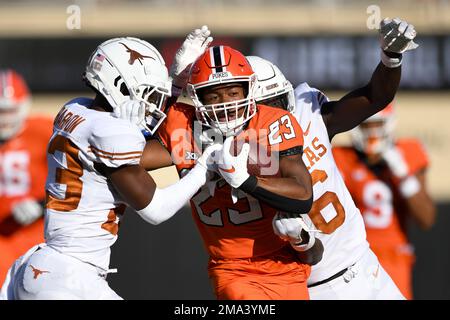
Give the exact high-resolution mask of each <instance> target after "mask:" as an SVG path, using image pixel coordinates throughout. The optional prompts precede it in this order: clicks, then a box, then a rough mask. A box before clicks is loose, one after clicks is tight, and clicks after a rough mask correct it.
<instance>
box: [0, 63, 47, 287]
mask: <svg viewBox="0 0 450 320" xmlns="http://www.w3.org/2000/svg"><path fill="white" fill-rule="evenodd" d="M30 104H31V94H30V92H29V89H28V87H27V84H26V82H25V80H24V79H23V78H22V76H21V75H20V74H18V73H17V72H16V71H14V70H0V177H1V179H0V252H1V253H0V255H1V259H0V283H2V282H3V280H4V279H5V276H6V273H7V271H8V268H9V267H10V265H11V264H12V263H13V262H14V260H16V259H17V258H18V257H19V256H21V255H22V254H24V253H25V251H27V250H28V248H29V247H31V246H33V245H35V244H37V243H40V242H42V241H43V239H44V236H43V231H44V223H43V219H42V216H43V213H44V207H43V205H44V200H45V190H44V185H45V179H46V176H47V154H46V146H47V142H48V139H49V138H50V136H51V130H52V122H53V119H52V118H51V117H47V116H43V115H42V116H38V115H33V116H29V115H28V112H29V107H30Z"/></svg>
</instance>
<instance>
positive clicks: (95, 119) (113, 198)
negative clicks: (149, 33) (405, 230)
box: [0, 27, 220, 299]
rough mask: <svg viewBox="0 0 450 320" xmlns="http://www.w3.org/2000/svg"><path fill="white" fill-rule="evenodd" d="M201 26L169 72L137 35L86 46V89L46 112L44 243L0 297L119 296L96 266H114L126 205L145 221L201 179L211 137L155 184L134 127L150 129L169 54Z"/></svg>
mask: <svg viewBox="0 0 450 320" xmlns="http://www.w3.org/2000/svg"><path fill="white" fill-rule="evenodd" d="M209 35H210V32H209V30H208V28H207V27H203V28H202V29H196V30H194V31H193V32H192V33H191V34H190V35H189V36H188V38H187V39H186V40H185V42H184V43H183V45H182V47H181V48H180V50H179V51H178V53H177V56H176V57H175V60H176V61H175V64H176V67H177V68H175V69H173V70H171V71H173V72H171V77H172V80H173V81H171V79H170V77H169V73H168V70H167V68H166V66H165V62H164V60H163V58H162V56H161V55H160V53H159V52H158V50H156V49H155V48H154V47H153V46H152V45H151V44H149V43H148V42H146V41H143V40H140V39H137V38H129V37H127V38H114V39H110V40H108V41H106V42H104V43H102V44H100V45H99V46H98V47H97V49H96V50H95V51H94V52H93V54H92V55H91V57H90V58H89V61H88V64H87V67H86V71H85V73H84V80H85V81H86V83H87V85H88V86H89V87H90V88H92V89H93V90H94V92H95V93H96V96H95V98H94V99H89V98H76V99H73V100H71V101H70V102H68V103H67V104H66V105H64V107H63V108H62V109H61V111H60V112H59V113H58V115H57V116H56V118H55V120H54V124H53V135H52V137H51V139H50V141H49V144H48V155H47V157H48V167H49V170H48V171H49V173H48V176H47V183H46V193H47V200H46V212H45V243H43V244H40V245H37V246H35V247H33V248H31V249H30V250H29V251H28V252H27V253H26V254H25V255H24V256H22V257H21V258H19V259H18V260H17V261H16V262H15V263H14V265H13V266H12V267H11V269H10V270H9V272H8V276H7V279H6V281H5V283H4V285H3V288H2V291H1V294H0V298H3V299H120V297H119V296H118V295H117V294H116V293H115V292H114V291H113V290H112V289H111V288H110V287H109V286H108V283H107V282H106V275H107V274H108V273H110V272H112V271H114V270H110V269H109V262H110V247H111V246H112V245H113V244H114V242H115V241H116V239H117V232H118V228H119V221H120V218H121V216H122V214H123V213H124V210H125V208H126V206H130V207H131V208H133V209H134V210H136V212H137V213H138V214H139V215H140V216H141V217H142V218H143V219H144V220H146V221H147V222H150V223H152V224H158V223H161V222H163V221H165V220H167V219H169V218H170V217H171V216H173V215H174V214H175V213H176V212H177V211H178V210H179V209H181V207H182V206H183V205H184V204H185V203H186V201H187V200H188V199H190V198H191V197H192V196H193V195H194V194H195V193H196V192H197V190H198V189H199V188H200V187H201V186H202V185H203V184H204V183H205V181H206V175H207V171H208V170H207V168H208V163H210V161H209V160H210V158H211V153H212V152H213V151H214V150H218V148H219V147H220V146H216V145H214V146H211V147H210V148H208V149H206V150H205V151H204V153H203V154H202V155H201V156H200V157H199V159H198V160H197V164H196V165H195V167H194V168H193V169H192V170H191V171H190V172H189V174H187V175H186V176H185V177H183V178H182V179H181V180H180V181H179V182H177V183H175V184H173V185H171V186H169V187H166V188H164V189H160V188H158V187H156V184H155V182H154V181H153V179H152V178H151V176H150V175H149V174H148V173H147V171H146V170H145V169H144V168H143V167H142V166H141V165H140V160H141V155H142V153H143V149H144V146H145V139H144V136H143V135H142V133H141V129H145V131H146V132H148V133H150V134H152V133H153V132H155V130H156V129H157V127H158V126H159V125H160V124H161V122H162V121H163V120H164V118H165V114H164V112H163V111H164V107H165V104H166V100H167V99H168V98H169V97H170V95H171V88H172V84H173V85H177V84H179V82H180V81H181V82H182V81H184V80H183V77H184V75H183V69H184V68H185V67H187V65H184V67H183V66H180V65H179V64H178V63H177V59H179V58H180V57H181V58H183V55H184V54H185V53H186V51H189V54H190V55H192V52H193V51H194V52H197V53H198V54H199V55H200V54H201V53H202V52H203V51H204V49H205V48H206V47H207V46H208V45H209V43H210V42H211V41H212V38H211V37H209ZM195 58H196V57H194V59H195ZM182 60H183V59H182ZM184 60H185V59H184ZM167 199H170V201H167Z"/></svg>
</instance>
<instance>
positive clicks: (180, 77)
mask: <svg viewBox="0 0 450 320" xmlns="http://www.w3.org/2000/svg"><path fill="white" fill-rule="evenodd" d="M210 35H211V31H210V30H209V29H208V27H207V26H202V27H201V29H195V30H193V31H192V32H191V33H189V34H188V35H187V37H186V39H185V40H184V42H183V44H182V45H181V47H180V48H179V49H178V51H177V53H176V54H175V59H174V61H173V63H172V65H171V66H170V71H169V75H170V76H171V78H172V81H173V82H172V84H173V86H172V95H173V96H179V95H180V94H181V90H182V89H183V88H184V87H185V86H186V83H187V81H188V77H189V68H190V66H191V64H192V63H194V62H195V60H197V58H198V57H199V56H200V55H202V54H203V52H205V50H206V48H208V46H209V45H210V43H211V42H212V41H213V38H212V37H210Z"/></svg>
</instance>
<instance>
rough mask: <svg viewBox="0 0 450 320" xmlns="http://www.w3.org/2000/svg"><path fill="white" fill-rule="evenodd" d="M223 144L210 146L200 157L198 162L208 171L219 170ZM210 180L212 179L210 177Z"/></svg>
mask: <svg viewBox="0 0 450 320" xmlns="http://www.w3.org/2000/svg"><path fill="white" fill-rule="evenodd" d="M222 147H223V146H222V145H221V144H219V143H216V144H213V145H210V146H208V147H207V148H206V149H205V150H204V151H203V154H202V155H201V156H200V157H198V159H197V164H198V165H200V166H202V167H203V168H204V169H205V170H208V171H217V161H219V154H220V153H221V151H222ZM209 180H210V179H209Z"/></svg>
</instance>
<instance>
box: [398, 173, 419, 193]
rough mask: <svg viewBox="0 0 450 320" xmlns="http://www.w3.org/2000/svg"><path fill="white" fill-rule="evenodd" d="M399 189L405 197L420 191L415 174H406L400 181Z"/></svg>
mask: <svg viewBox="0 0 450 320" xmlns="http://www.w3.org/2000/svg"><path fill="white" fill-rule="evenodd" d="M399 190H400V193H401V195H402V196H404V197H405V198H409V197H412V196H413V195H415V194H416V193H417V192H419V191H420V182H419V180H418V179H417V177H416V176H408V177H407V178H405V179H404V180H402V182H400V185H399Z"/></svg>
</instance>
